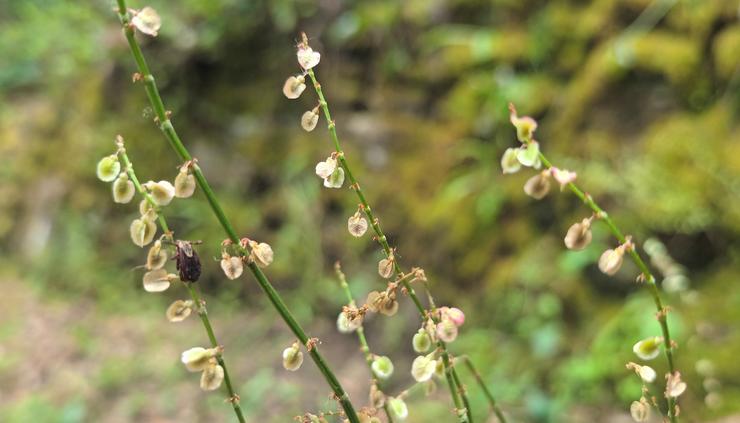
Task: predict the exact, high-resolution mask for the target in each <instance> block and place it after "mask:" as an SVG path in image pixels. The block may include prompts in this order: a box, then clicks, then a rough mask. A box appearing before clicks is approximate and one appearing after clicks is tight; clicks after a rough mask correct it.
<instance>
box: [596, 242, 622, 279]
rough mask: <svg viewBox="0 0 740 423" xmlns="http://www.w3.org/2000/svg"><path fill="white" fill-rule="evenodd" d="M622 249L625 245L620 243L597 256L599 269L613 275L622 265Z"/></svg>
mask: <svg viewBox="0 0 740 423" xmlns="http://www.w3.org/2000/svg"><path fill="white" fill-rule="evenodd" d="M624 250H625V246H624V245H620V246H619V247H617V248H614V249H608V250H606V251H604V252H603V253H602V254H601V257H599V270H601V271H602V272H604V273H606V274H607V275H614V274H615V273H617V272H618V271H619V268H620V267H622V262H623V261H624Z"/></svg>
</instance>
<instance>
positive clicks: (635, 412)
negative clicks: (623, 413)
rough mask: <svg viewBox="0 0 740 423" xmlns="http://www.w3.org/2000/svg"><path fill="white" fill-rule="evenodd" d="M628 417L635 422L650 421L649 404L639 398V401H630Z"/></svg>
mask: <svg viewBox="0 0 740 423" xmlns="http://www.w3.org/2000/svg"><path fill="white" fill-rule="evenodd" d="M630 415H631V416H632V419H633V420H634V421H636V422H646V421H648V420H650V404H648V403H647V400H646V399H645V398H641V399H640V401H632V404H631V405H630Z"/></svg>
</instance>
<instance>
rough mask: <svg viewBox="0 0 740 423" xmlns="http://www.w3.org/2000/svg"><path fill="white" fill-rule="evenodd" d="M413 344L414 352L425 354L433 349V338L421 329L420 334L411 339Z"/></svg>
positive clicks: (417, 333)
mask: <svg viewBox="0 0 740 423" xmlns="http://www.w3.org/2000/svg"><path fill="white" fill-rule="evenodd" d="M411 344H412V345H413V347H414V351H416V352H418V353H425V352H427V351H429V348H431V347H432V338H431V337H430V336H429V333H427V331H426V330H424V329H419V331H418V332H416V334H415V335H414V337H413V338H412V339H411Z"/></svg>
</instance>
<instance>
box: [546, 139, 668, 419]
mask: <svg viewBox="0 0 740 423" xmlns="http://www.w3.org/2000/svg"><path fill="white" fill-rule="evenodd" d="M539 158H540V161H542V164H543V165H545V167H546V168H547V169H551V168H552V167H553V165H552V163H551V162H550V160H548V159H547V157H545V155H544V154H542V152H540V153H539ZM568 189H569V190H570V191H571V192H573V194H575V195H576V197H578V198H579V199H581V201H583V202H584V203H585V204H586V205H587V206H588V207H589V208H590V209H591V210H592V211H593V212H594V213H595V214H596V216H597V217H598V219H599V220H601V221H602V222H604V223H605V224H606V226H607V227H608V228H609V231H610V232H611V233H612V235H614V237H615V238H616V239H617V241H619V242H620V244H624V243H625V242H627V238H626V237H625V236H624V233H623V232H622V231H621V230H620V229H619V227H617V225H616V224H615V223H614V221H613V220H612V218H611V217H609V215H608V214H607V213H606V212H605V211H604V209H602V208H601V207H600V206H599V205H598V204H597V203H596V201H594V199H593V197H591V195H589V194H587V193H586V192H584V191H582V190H581V189H580V188H578V186H577V185H576V184H574V183H572V182H571V183H569V184H568ZM627 251H628V253H629V256H630V257H631V258H632V261H633V262H634V263H635V264H636V265H637V267H638V268H639V269H640V272H642V276H643V277H642V278H641V279H642V280H643V281H644V282H645V285H647V287H648V291H650V295H652V297H653V301H654V302H655V308H656V309H657V311H658V312H657V314H656V316H657V318H658V323H660V329H661V332H662V333H663V343H664V346H665V348H664V349H665V356H666V359H667V360H668V370H669V371H670V372H671V374H674V373H675V371H676V368H675V365H674V360H673V342H672V341H671V333H670V331H669V330H668V320H667V316H668V309H667V308H666V307H665V306H664V305H663V302H662V301H661V299H660V292H659V291H658V286H657V284H656V283H655V276H653V274H652V272H651V271H650V269H649V268H648V266H647V264H645V262H644V261H643V260H642V257H640V253H638V252H637V247H632V248H628V249H627ZM667 400H668V417H669V418H670V420H671V422H673V423H676V422H677V421H678V415H677V413H676V399H675V398H673V397H668V398H667Z"/></svg>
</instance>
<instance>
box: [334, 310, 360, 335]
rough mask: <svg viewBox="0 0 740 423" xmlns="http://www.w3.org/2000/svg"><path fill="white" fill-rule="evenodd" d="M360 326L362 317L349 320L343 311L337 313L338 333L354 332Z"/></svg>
mask: <svg viewBox="0 0 740 423" xmlns="http://www.w3.org/2000/svg"><path fill="white" fill-rule="evenodd" d="M360 326H362V317H359V316H358V317H357V318H355V319H350V318H349V317H347V314H346V313H344V312H343V311H342V312H340V313H339V316H337V330H339V332H340V333H351V332H354V331H356V330H357V329H358V328H359V327H360Z"/></svg>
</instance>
